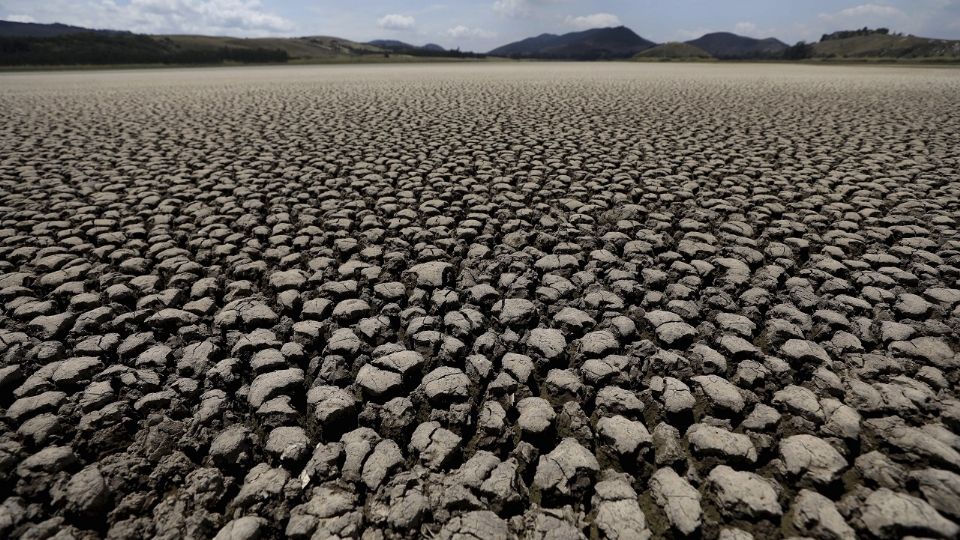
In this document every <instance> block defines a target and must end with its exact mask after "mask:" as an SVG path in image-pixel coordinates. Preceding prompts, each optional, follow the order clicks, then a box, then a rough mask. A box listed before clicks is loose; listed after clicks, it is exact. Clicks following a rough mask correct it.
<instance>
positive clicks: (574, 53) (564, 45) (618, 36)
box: [487, 26, 655, 60]
mask: <svg viewBox="0 0 960 540" xmlns="http://www.w3.org/2000/svg"><path fill="white" fill-rule="evenodd" d="M654 45H655V44H654V43H653V42H652V41H649V40H646V39H643V38H642V37H640V36H638V35H637V34H636V33H634V31H633V30H630V29H629V28H627V27H626V26H617V27H615V28H593V29H591V30H584V31H582V32H570V33H569V34H563V35H559V36H558V35H556V34H540V35H539V36H536V37H531V38H527V39H524V40H520V41H516V42H513V43H508V44H507V45H503V46H502V47H497V48H496V49H493V50H492V51H490V52H489V53H487V54H489V55H491V56H507V57H510V58H543V59H556V60H599V59H606V58H630V57H631V56H633V55H635V54H637V53H638V52H640V51H643V50H645V49H649V48H651V47H653V46H654Z"/></svg>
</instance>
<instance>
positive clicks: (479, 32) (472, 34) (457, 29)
mask: <svg viewBox="0 0 960 540" xmlns="http://www.w3.org/2000/svg"><path fill="white" fill-rule="evenodd" d="M447 35H448V36H450V37H452V38H455V39H463V38H492V37H496V36H497V33H496V32H490V31H488V30H484V29H483V28H471V27H469V26H464V25H462V24H458V25H456V26H454V27H452V28H448V29H447Z"/></svg>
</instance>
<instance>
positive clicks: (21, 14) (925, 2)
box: [0, 0, 960, 52]
mask: <svg viewBox="0 0 960 540" xmlns="http://www.w3.org/2000/svg"><path fill="white" fill-rule="evenodd" d="M0 19H4V20H15V21H22V22H43V23H52V22H60V23H65V24H72V25H77V26H84V27H90V28H110V29H117V30H131V31H134V32H140V33H149V34H175V33H176V34H209V35H230V36H243V37H263V36H306V35H326V36H337V37H342V38H347V39H352V40H354V41H369V40H373V39H397V40H401V41H405V42H407V43H412V44H415V45H422V44H425V43H437V44H439V45H442V46H444V47H447V48H455V47H460V48H461V49H462V50H471V51H481V52H482V51H488V50H490V49H492V48H495V47H497V46H499V45H503V44H505V43H509V42H511V41H516V40H518V39H523V38H525V37H529V36H534V35H538V34H541V33H544V32H550V33H557V34H559V33H564V32H571V31H575V30H584V29H587V28H596V27H605V26H618V25H625V26H628V27H630V28H631V29H633V30H634V31H635V32H636V33H638V34H640V35H641V36H643V37H645V38H647V39H650V40H652V41H656V42H665V41H684V40H688V39H693V38H696V37H699V36H701V35H703V34H704V33H707V32H715V31H731V32H736V33H738V34H742V35H747V36H751V37H758V38H764V37H777V38H779V39H781V40H783V41H785V42H787V43H795V42H797V41H799V40H806V41H816V40H818V39H819V38H820V35H821V34H823V33H826V32H832V31H834V30H840V29H850V28H861V27H863V26H869V27H871V28H872V27H878V26H884V27H888V28H890V29H891V30H892V31H896V32H903V33H907V34H915V35H920V36H925V37H938V38H950V39H960V0H876V1H871V2H864V1H863V0H859V1H858V0H852V1H845V0H671V1H665V0H664V1H657V0H593V1H587V0H432V1H430V0H426V1H407V2H398V1H388V0H346V1H344V0H0Z"/></svg>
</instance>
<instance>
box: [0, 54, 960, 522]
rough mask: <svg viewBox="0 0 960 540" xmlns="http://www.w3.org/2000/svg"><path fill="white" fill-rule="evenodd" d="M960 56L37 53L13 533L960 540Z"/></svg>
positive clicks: (12, 276)
mask: <svg viewBox="0 0 960 540" xmlns="http://www.w3.org/2000/svg"><path fill="white" fill-rule="evenodd" d="M958 221H960V70H958V69H935V68H902V67H900V68H898V67H874V66H870V67H853V66H811V65H784V64H736V63H734V64H673V63H663V64H649V63H643V64H632V63H579V64H578V63H535V62H511V63H506V62H505V63H479V64H443V65H403V66H396V65H393V66H391V65H380V66H377V65H373V66H285V67H246V68H218V69H206V68H197V69H156V70H126V71H121V70H117V71H89V72H56V73H7V74H0V537H2V538H24V539H27V538H29V539H45V538H58V539H66V538H77V539H85V538H102V537H106V538H117V539H119V538H125V539H136V538H148V537H155V538H164V539H177V538H212V537H216V538H218V539H233V540H248V539H249V540H253V539H258V538H262V539H270V538H281V537H289V538H298V539H304V538H314V539H326V538H344V539H345V538H358V539H363V540H380V539H397V538H435V539H466V540H485V539H507V538H533V539H548V538H549V539H558V540H562V539H571V540H573V539H578V538H618V539H625V540H626V539H643V538H686V537H692V538H710V539H712V538H722V539H730V540H733V539H747V538H751V537H752V538H758V539H759V538H782V537H797V538H801V537H803V538H816V539H852V538H860V537H866V538H902V537H907V536H915V537H924V538H957V537H958V535H960V532H958V531H960V525H958V524H960V397H958V383H960V354H958V350H960V347H958V345H960V283H958V282H960V229H958Z"/></svg>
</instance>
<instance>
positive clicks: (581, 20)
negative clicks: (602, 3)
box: [564, 13, 621, 30]
mask: <svg viewBox="0 0 960 540" xmlns="http://www.w3.org/2000/svg"><path fill="white" fill-rule="evenodd" d="M564 24H566V25H567V26H569V27H571V28H576V29H577V30H587V29H589V28H607V27H609V26H620V24H621V23H620V17H617V16H616V15H614V14H612V13H593V14H591V15H582V16H580V17H573V16H570V15H567V18H566V19H564Z"/></svg>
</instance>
